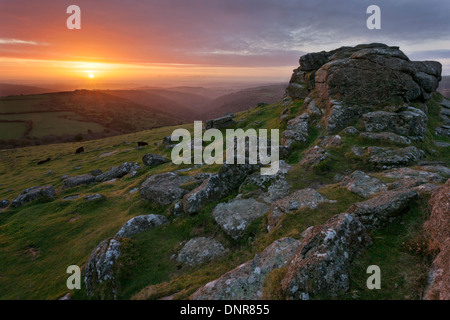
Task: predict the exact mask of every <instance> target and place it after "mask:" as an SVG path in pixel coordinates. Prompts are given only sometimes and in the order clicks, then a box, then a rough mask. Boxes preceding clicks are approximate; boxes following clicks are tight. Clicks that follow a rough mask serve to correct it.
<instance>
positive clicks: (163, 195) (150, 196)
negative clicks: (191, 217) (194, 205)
mask: <svg viewBox="0 0 450 320" xmlns="http://www.w3.org/2000/svg"><path fill="white" fill-rule="evenodd" d="M193 180H194V178H191V177H189V176H180V175H178V174H176V173H173V172H166V173H162V174H156V175H152V176H150V177H149V178H147V180H145V182H144V183H143V184H142V186H141V189H140V194H141V198H142V199H145V200H150V201H153V202H155V203H157V204H160V205H169V204H171V203H172V202H174V201H175V200H178V199H181V198H183V196H184V195H185V194H187V193H188V190H186V189H184V188H182V187H181V185H183V184H184V183H187V182H190V181H193Z"/></svg>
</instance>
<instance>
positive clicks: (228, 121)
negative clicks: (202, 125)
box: [206, 114, 236, 130]
mask: <svg viewBox="0 0 450 320" xmlns="http://www.w3.org/2000/svg"><path fill="white" fill-rule="evenodd" d="M233 117H234V115H233V114H227V115H226V116H223V117H221V118H217V119H211V120H208V121H206V129H207V130H208V129H212V128H215V129H221V128H226V127H230V126H232V125H233V124H235V123H236V122H235V121H234V120H233Z"/></svg>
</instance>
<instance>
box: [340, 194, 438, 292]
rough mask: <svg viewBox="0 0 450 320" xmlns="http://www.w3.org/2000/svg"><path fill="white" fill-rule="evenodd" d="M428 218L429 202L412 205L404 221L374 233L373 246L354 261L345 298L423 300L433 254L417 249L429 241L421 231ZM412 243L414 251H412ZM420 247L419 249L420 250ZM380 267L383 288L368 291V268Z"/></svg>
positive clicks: (404, 216) (424, 201) (403, 217)
mask: <svg viewBox="0 0 450 320" xmlns="http://www.w3.org/2000/svg"><path fill="white" fill-rule="evenodd" d="M427 218H428V212H427V204H426V200H422V201H421V202H419V203H416V204H414V205H413V206H411V208H410V209H409V211H408V212H406V213H404V215H403V216H402V218H401V220H399V221H396V222H395V223H392V224H390V225H389V226H387V227H386V228H383V229H380V230H378V231H375V232H373V233H372V234H371V236H372V239H373V246H372V247H370V248H369V249H368V250H367V251H366V252H365V253H364V254H363V255H362V256H361V257H359V258H358V259H356V261H354V262H353V266H352V270H351V273H350V283H351V288H350V291H349V292H348V293H347V294H346V295H345V296H344V297H342V298H344V299H370V300H378V299H394V300H401V299H421V295H422V292H423V289H424V286H425V283H426V276H427V273H428V270H429V267H430V265H431V261H432V257H433V255H432V253H427V248H426V245H425V247H421V248H420V246H419V247H417V245H416V246H415V247H414V244H416V243H418V242H419V243H423V242H425V243H426V242H427V239H426V238H424V236H423V234H424V231H423V229H422V227H423V223H424V222H425V221H426V220H427ZM409 244H412V246H413V247H414V250H409V249H408V245H409ZM418 248H420V250H419V249H418ZM370 265H378V266H379V267H380V269H381V289H380V290H369V289H368V288H367V286H366V280H367V278H368V277H369V276H370V275H369V274H366V269H367V267H368V266H370Z"/></svg>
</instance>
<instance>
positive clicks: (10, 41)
mask: <svg viewBox="0 0 450 320" xmlns="http://www.w3.org/2000/svg"><path fill="white" fill-rule="evenodd" d="M0 44H26V45H33V46H47V45H48V44H47V43H43V42H36V41H27V40H18V39H1V38H0Z"/></svg>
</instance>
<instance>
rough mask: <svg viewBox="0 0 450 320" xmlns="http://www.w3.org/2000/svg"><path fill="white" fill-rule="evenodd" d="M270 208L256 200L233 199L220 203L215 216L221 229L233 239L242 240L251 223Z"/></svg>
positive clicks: (214, 213)
mask: <svg viewBox="0 0 450 320" xmlns="http://www.w3.org/2000/svg"><path fill="white" fill-rule="evenodd" d="M268 209H269V206H268V205H267V204H265V203H262V202H259V201H257V200H255V199H251V198H250V199H239V198H237V199H233V200H231V201H229V202H227V203H219V204H218V205H217V206H216V207H215V208H214V209H213V212H212V213H213V216H214V219H215V220H216V222H217V223H218V224H219V225H220V227H221V228H222V229H223V230H224V231H225V232H226V233H227V234H228V235H230V236H231V237H232V238H233V239H235V240H236V239H239V238H241V237H242V236H243V235H244V233H245V230H246V228H247V227H248V226H249V225H250V223H251V222H252V221H253V220H255V219H257V218H259V217H261V216H262V215H264V214H265V213H266V212H267V210H268Z"/></svg>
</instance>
